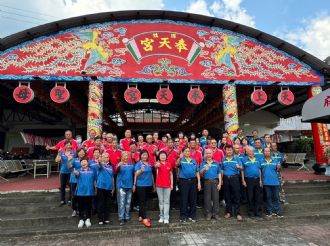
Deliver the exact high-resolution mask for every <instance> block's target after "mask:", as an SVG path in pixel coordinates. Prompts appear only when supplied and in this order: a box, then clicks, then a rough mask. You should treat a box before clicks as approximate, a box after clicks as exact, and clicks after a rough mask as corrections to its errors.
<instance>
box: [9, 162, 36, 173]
mask: <svg viewBox="0 0 330 246" xmlns="http://www.w3.org/2000/svg"><path fill="white" fill-rule="evenodd" d="M4 162H5V165H6V166H7V170H8V172H9V173H11V174H19V173H24V172H29V171H30V170H32V168H23V165H22V163H21V161H20V160H5V161H4Z"/></svg>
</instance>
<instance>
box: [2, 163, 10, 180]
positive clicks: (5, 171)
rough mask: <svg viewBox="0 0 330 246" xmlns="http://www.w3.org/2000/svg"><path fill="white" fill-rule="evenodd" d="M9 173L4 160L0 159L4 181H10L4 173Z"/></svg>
mask: <svg viewBox="0 0 330 246" xmlns="http://www.w3.org/2000/svg"><path fill="white" fill-rule="evenodd" d="M6 174H8V170H7V167H6V164H5V162H4V161H1V160H0V178H1V179H3V180H4V181H8V179H6V178H4V177H3V176H2V175H6Z"/></svg>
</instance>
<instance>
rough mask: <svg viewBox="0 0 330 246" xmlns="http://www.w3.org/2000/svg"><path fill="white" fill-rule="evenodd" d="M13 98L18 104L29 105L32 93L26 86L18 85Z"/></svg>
mask: <svg viewBox="0 0 330 246" xmlns="http://www.w3.org/2000/svg"><path fill="white" fill-rule="evenodd" d="M13 97H14V99H15V101H16V102H18V103H29V102H31V101H32V100H33V98H34V91H33V90H32V89H31V88H30V87H29V86H26V85H20V86H18V87H16V88H15V90H14V92H13Z"/></svg>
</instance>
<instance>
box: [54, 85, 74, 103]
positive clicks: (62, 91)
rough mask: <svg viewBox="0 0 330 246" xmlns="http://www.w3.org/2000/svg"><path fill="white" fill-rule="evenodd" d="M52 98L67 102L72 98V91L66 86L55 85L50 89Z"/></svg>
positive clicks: (55, 100)
mask: <svg viewBox="0 0 330 246" xmlns="http://www.w3.org/2000/svg"><path fill="white" fill-rule="evenodd" d="M50 98H51V99H52V100H53V101H54V102H56V103H65V102H67V101H68V100H69V98H70V92H69V91H68V89H67V88H66V87H64V86H55V87H54V88H53V89H52V90H51V91H50Z"/></svg>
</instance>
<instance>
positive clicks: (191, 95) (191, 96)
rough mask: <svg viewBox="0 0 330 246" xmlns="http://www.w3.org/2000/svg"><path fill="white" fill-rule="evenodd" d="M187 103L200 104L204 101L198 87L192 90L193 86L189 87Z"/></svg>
mask: <svg viewBox="0 0 330 246" xmlns="http://www.w3.org/2000/svg"><path fill="white" fill-rule="evenodd" d="M187 98H188V101H189V102H190V103H192V104H200V103H201V102H203V100H204V93H203V91H202V90H201V89H200V88H199V86H197V87H195V88H193V86H190V91H189V92H188V95H187Z"/></svg>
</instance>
